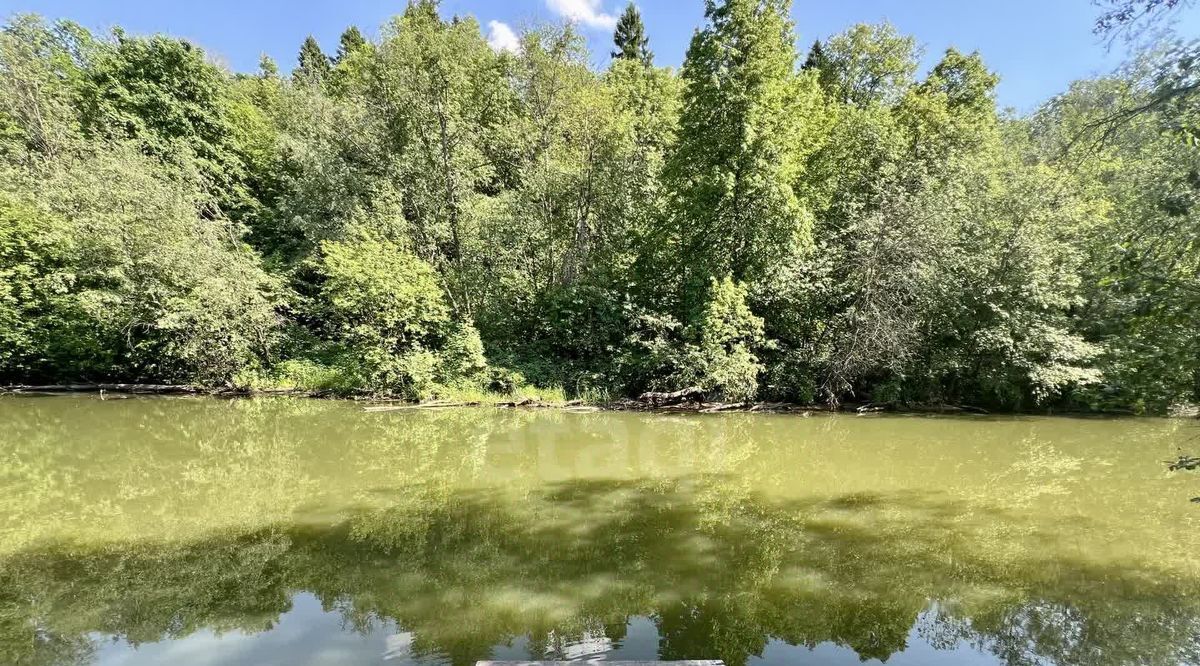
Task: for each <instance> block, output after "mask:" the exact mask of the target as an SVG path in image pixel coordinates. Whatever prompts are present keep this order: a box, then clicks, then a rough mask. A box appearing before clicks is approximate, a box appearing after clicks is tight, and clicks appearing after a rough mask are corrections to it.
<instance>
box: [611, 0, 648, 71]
mask: <svg viewBox="0 0 1200 666" xmlns="http://www.w3.org/2000/svg"><path fill="white" fill-rule="evenodd" d="M613 44H615V45H616V47H617V49H616V50H615V51H613V52H612V57H613V58H614V59H621V58H623V59H626V60H635V61H637V62H640V63H642V64H643V65H645V66H647V67H650V66H652V65H653V64H654V54H653V53H651V52H650V48H649V45H650V39H649V38H648V37H646V27H645V26H644V25H642V13H641V12H639V11H638V8H637V6H636V5H634V4H633V3H632V2H630V3H629V4H628V5H626V6H625V11H623V12H621V17H620V18H619V19H617V28H616V31H615V32H614V33H613Z"/></svg>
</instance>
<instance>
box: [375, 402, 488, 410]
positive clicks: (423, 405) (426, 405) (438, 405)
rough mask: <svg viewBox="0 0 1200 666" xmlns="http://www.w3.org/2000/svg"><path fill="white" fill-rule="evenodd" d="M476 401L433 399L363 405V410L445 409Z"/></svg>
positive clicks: (466, 405)
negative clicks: (394, 403) (403, 403)
mask: <svg viewBox="0 0 1200 666" xmlns="http://www.w3.org/2000/svg"><path fill="white" fill-rule="evenodd" d="M478 405H479V403H477V402H451V401H448V400H434V401H432V402H417V403H412V404H408V405H374V406H370V407H363V411H364V412H373V413H378V412H399V411H404V410H409V409H446V408H447V407H476V406H478Z"/></svg>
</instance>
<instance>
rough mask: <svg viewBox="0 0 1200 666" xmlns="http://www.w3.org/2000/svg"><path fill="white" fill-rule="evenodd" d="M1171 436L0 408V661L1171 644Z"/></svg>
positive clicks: (1183, 561) (1185, 550) (1195, 657)
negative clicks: (1167, 467) (1167, 464)
mask: <svg viewBox="0 0 1200 666" xmlns="http://www.w3.org/2000/svg"><path fill="white" fill-rule="evenodd" d="M1198 436H1200V424H1198V423H1196V422H1194V421H1185V420H1166V419H1082V418H1062V417H1031V416H1013V417H1001V416H997V417H989V416H955V417H928V416H924V417H923V416H900V415H871V416H862V417H859V416H852V415H814V416H812V417H808V418H805V417H802V416H799V415H794V414H793V415H747V414H698V415H653V414H630V413H605V412H601V413H591V414H577V413H568V412H563V411H520V410H498V409H495V410H494V409H486V408H478V409H449V410H442V411H433V410H428V411H422V410H412V411H399V412H390V413H364V412H363V411H362V408H361V406H360V405H356V404H353V403H350V402H339V401H321V400H304V399H286V398H279V399H240V400H224V399H213V398H195V397H188V398H127V399H111V398H110V399H107V400H101V399H100V398H99V397H98V396H91V395H85V396H66V397H33V396H28V397H22V396H5V397H0V663H3V664H15V665H25V664H39V665H51V664H96V665H104V666H118V665H120V666H135V665H137V666H140V665H145V664H189V665H197V664H199V665H206V664H214V665H215V664H222V665H235V666H243V665H244V666H249V665H251V664H253V665H255V666H262V665H273V664H278V665H280V666H282V665H285V664H286V665H287V666H317V665H321V666H326V665H333V664H338V665H339V666H343V665H349V664H354V665H358V664H395V665H406V664H422V665H424V664H473V663H474V661H475V660H477V659H489V658H491V659H506V658H509V659H518V658H522V659H523V658H538V659H568V660H576V659H587V658H604V659H608V660H616V659H723V660H725V662H726V664H728V665H729V666H740V665H742V664H814V665H815V664H821V665H836V664H860V663H863V662H864V661H865V662H867V663H873V664H877V663H880V662H881V661H886V663H888V664H889V665H891V664H923V665H924V664H981V665H982V664H1007V665H1014V666H1015V665H1025V664H1029V665H1033V664H1053V665H1056V666H1064V665H1068V664H1079V665H1087V666H1097V665H1104V664H1131V663H1137V664H1163V665H1166V664H1200V529H1198V528H1200V505H1197V504H1193V503H1191V502H1190V501H1189V500H1190V498H1191V497H1193V496H1195V495H1200V473H1188V472H1178V473H1171V472H1168V471H1167V470H1166V466H1165V465H1164V464H1163V462H1162V461H1164V460H1167V459H1170V458H1173V457H1175V456H1176V455H1178V453H1179V452H1180V450H1183V451H1185V452H1190V453H1196V452H1200V440H1198V439H1197V437H1198Z"/></svg>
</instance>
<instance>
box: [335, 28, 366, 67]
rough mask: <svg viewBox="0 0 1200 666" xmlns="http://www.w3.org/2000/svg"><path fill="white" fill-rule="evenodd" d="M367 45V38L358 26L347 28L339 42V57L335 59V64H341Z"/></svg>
mask: <svg viewBox="0 0 1200 666" xmlns="http://www.w3.org/2000/svg"><path fill="white" fill-rule="evenodd" d="M366 45H367V38H366V37H363V34H362V32H361V31H360V30H359V29H358V26H356V25H352V26H350V27H349V28H346V31H345V32H343V33H342V37H341V39H339V40H338V50H337V56H336V57H335V58H334V59H333V62H334V63H339V62H341V61H343V60H345V59H346V56H348V55H350V54H351V53H354V52H355V51H357V50H359V49H361V48H362V47H364V46H366Z"/></svg>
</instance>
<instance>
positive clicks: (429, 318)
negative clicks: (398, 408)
mask: <svg viewBox="0 0 1200 666" xmlns="http://www.w3.org/2000/svg"><path fill="white" fill-rule="evenodd" d="M318 273H319V274H320V276H321V278H322V279H323V283H322V285H321V297H322V300H323V303H324V305H325V307H324V308H323V312H322V314H324V315H325V325H326V326H327V327H328V328H329V332H330V335H332V336H333V337H334V339H336V340H338V341H341V342H343V343H344V344H345V345H346V346H347V347H348V348H349V350H350V351H351V352H352V353H353V354H355V355H357V356H358V358H359V360H360V361H361V363H362V365H363V368H364V374H365V380H366V381H367V385H368V386H369V387H370V388H372V389H376V390H396V391H399V392H402V393H405V394H408V395H413V396H418V397H419V396H421V395H424V394H425V393H427V392H428V390H429V388H430V387H431V385H432V383H433V380H434V374H435V371H436V368H437V365H438V359H437V358H436V357H435V356H434V355H433V352H432V351H431V348H433V347H435V346H437V345H438V344H439V343H440V342H441V340H442V339H443V337H444V336H445V334H446V329H447V328H448V327H449V325H450V310H449V308H447V307H446V304H445V301H444V300H443V297H442V292H441V289H440V287H439V286H438V283H437V274H436V273H435V271H434V270H433V267H432V266H430V265H429V264H428V263H426V262H424V261H422V260H420V259H419V258H417V257H416V256H415V255H413V254H412V253H411V252H410V251H408V250H406V249H405V248H403V247H401V246H400V245H398V244H396V243H394V242H392V241H388V240H383V239H378V238H373V237H370V236H363V237H360V238H354V239H350V240H346V241H328V242H326V243H324V244H323V245H322V247H321V263H320V265H319V267H318Z"/></svg>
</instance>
